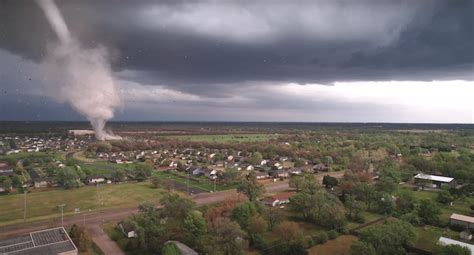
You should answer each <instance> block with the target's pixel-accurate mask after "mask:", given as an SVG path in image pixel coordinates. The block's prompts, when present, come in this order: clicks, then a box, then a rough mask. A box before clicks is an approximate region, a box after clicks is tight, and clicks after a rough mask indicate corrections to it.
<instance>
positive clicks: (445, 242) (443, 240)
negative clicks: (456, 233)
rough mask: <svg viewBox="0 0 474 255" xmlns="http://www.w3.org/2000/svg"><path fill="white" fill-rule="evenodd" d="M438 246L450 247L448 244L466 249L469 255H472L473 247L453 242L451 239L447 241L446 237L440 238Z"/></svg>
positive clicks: (473, 253) (473, 254) (473, 252)
mask: <svg viewBox="0 0 474 255" xmlns="http://www.w3.org/2000/svg"><path fill="white" fill-rule="evenodd" d="M438 244H439V245H442V246H446V245H450V244H457V245H459V246H462V247H466V248H468V249H469V250H470V251H471V255H474V245H472V244H468V243H463V242H460V241H456V240H453V239H449V238H446V237H440V238H439V240H438Z"/></svg>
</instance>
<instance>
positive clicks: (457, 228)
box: [449, 224, 465, 232]
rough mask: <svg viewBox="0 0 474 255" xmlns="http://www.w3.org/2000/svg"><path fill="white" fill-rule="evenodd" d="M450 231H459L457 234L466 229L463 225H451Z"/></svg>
mask: <svg viewBox="0 0 474 255" xmlns="http://www.w3.org/2000/svg"><path fill="white" fill-rule="evenodd" d="M449 228H450V229H452V230H454V231H457V232H461V231H463V230H464V229H465V227H464V226H462V225H458V224H453V225H450V226H449Z"/></svg>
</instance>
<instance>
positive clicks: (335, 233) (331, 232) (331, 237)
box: [327, 230, 338, 240]
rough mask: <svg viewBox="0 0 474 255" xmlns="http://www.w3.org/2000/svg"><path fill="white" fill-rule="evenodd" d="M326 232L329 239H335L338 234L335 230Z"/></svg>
mask: <svg viewBox="0 0 474 255" xmlns="http://www.w3.org/2000/svg"><path fill="white" fill-rule="evenodd" d="M327 233H328V234H327V235H328V238H329V240H333V239H336V237H337V236H338V233H337V231H336V230H330V231H328V232H327Z"/></svg>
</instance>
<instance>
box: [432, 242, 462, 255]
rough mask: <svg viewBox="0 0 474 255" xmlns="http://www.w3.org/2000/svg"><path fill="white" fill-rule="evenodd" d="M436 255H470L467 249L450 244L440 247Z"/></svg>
mask: <svg viewBox="0 0 474 255" xmlns="http://www.w3.org/2000/svg"><path fill="white" fill-rule="evenodd" d="M435 254H436V255H470V254H471V251H470V250H469V249H468V248H467V247H463V246H461V245H458V244H450V245H446V246H442V247H440V248H439V251H438V252H436V253H435Z"/></svg>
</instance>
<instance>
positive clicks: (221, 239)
mask: <svg viewBox="0 0 474 255" xmlns="http://www.w3.org/2000/svg"><path fill="white" fill-rule="evenodd" d="M210 234H211V236H212V239H214V249H215V250H214V251H213V252H212V253H213V254H220V253H222V254H226V255H234V254H243V250H244V248H245V247H246V246H247V242H246V241H245V232H244V231H243V230H242V229H241V228H240V226H239V224H237V223H236V222H233V221H231V220H230V219H228V218H218V219H217V220H216V224H215V226H214V227H213V228H211V229H210Z"/></svg>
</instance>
